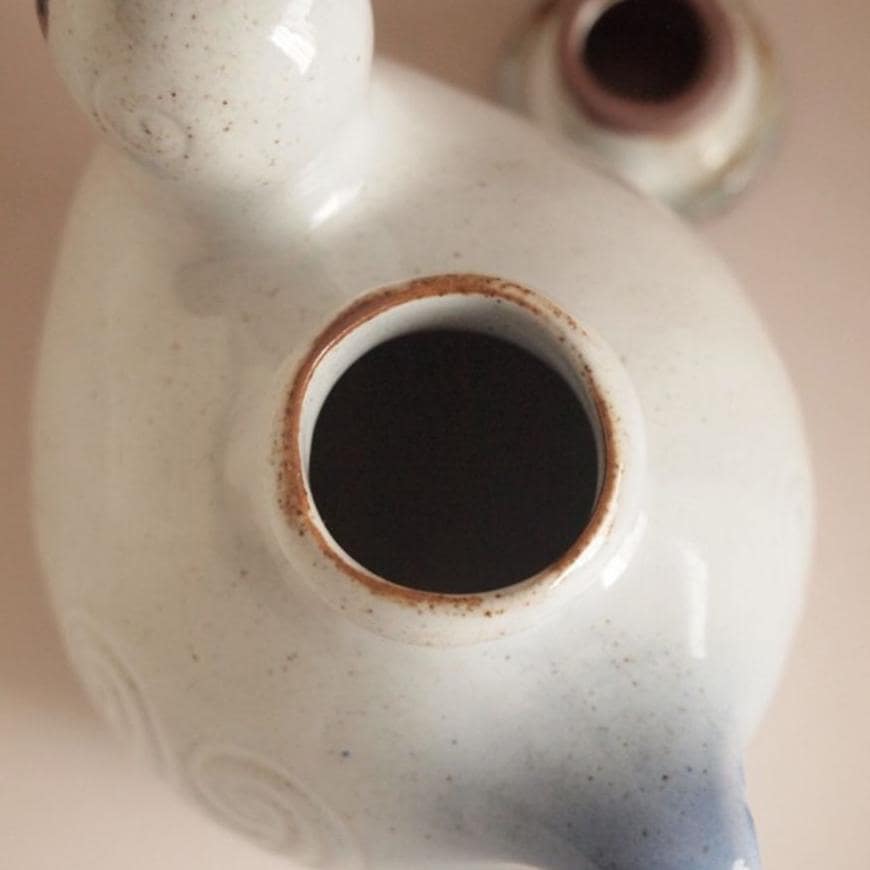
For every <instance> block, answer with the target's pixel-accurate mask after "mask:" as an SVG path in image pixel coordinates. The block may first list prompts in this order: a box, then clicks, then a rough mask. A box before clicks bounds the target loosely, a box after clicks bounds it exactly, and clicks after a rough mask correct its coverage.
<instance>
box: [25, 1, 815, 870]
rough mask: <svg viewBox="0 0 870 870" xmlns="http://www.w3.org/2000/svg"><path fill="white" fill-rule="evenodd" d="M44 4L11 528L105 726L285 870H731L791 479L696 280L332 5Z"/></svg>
mask: <svg viewBox="0 0 870 870" xmlns="http://www.w3.org/2000/svg"><path fill="white" fill-rule="evenodd" d="M43 9H44V13H45V19H44V20H45V23H46V31H47V38H48V44H49V46H50V48H51V52H52V54H53V55H54V58H55V60H56V63H57V66H58V68H59V70H60V73H61V75H62V76H63V78H64V80H65V81H66V83H67V84H68V86H69V89H70V91H71V92H72V94H73V96H74V97H75V99H76V100H77V101H78V103H79V104H80V105H81V107H82V109H83V110H84V111H86V112H87V113H88V115H90V116H91V117H92V118H93V119H94V121H95V123H96V124H97V125H98V126H99V127H100V128H101V129H102V131H103V132H104V134H105V144H104V145H102V146H101V147H100V148H99V149H98V150H97V151H96V153H95V155H94V158H93V160H92V162H91V164H90V166H89V168H88V170H87V172H86V174H85V176H84V178H83V179H82V182H81V186H80V189H79V191H78V195H77V197H76V200H75V203H74V205H73V207H72V210H71V212H70V215H69V220H68V224H67V227H66V232H65V236H64V240H63V244H62V248H61V252H60V255H59V261H58V264H57V269H56V278H55V284H54V290H53V294H52V297H51V302H50V306H49V309H48V312H47V318H46V325H45V332H44V339H43V344H42V349H41V358H40V367H39V379H38V391H37V397H36V412H35V413H36V416H35V424H34V430H35V435H34V438H35V447H34V452H35V477H34V500H35V517H36V523H37V531H38V541H39V549H40V553H41V557H42V560H43V563H44V568H45V572H46V575H47V577H48V578H49V585H50V590H51V595H52V601H53V604H54V607H55V610H56V613H57V617H58V622H59V624H60V626H61V628H62V632H63V636H64V638H65V641H66V644H67V647H68V650H69V655H70V658H71V660H72V662H73V664H74V666H75V668H76V670H77V672H78V673H79V675H80V676H81V679H82V681H83V682H84V684H85V686H86V687H87V689H88V690H89V692H90V694H91V695H92V697H93V700H94V703H95V705H96V706H97V707H98V708H99V709H100V710H101V711H102V713H103V714H104V715H105V717H106V718H107V719H108V720H109V721H110V723H111V724H112V725H113V726H114V728H115V729H116V730H117V731H118V732H119V733H120V734H121V735H122V736H123V737H124V738H125V739H126V740H127V741H128V742H129V743H130V744H131V745H132V746H133V747H135V748H136V750H137V751H139V752H140V753H141V754H142V755H144V756H146V757H147V758H148V759H150V761H151V762H153V763H154V764H155V765H156V766H157V767H158V768H159V769H160V771H161V772H162V773H163V775H164V776H165V777H166V779H167V780H168V781H169V782H171V783H172V784H173V785H174V786H175V787H177V788H178V789H180V790H181V791H182V792H183V793H185V794H187V795H188V796H189V797H190V798H191V799H193V800H194V801H196V802H198V803H199V804H200V805H201V806H202V808H203V809H204V810H206V811H207V812H208V813H210V814H211V815H212V816H214V817H215V818H216V819H217V820H218V821H219V822H221V823H223V824H225V825H227V826H230V827H232V828H234V829H236V830H238V831H240V832H241V833H242V834H245V835H247V836H249V837H251V838H253V839H255V840H257V841H259V842H260V843H261V844H263V845H264V846H265V847H267V848H270V849H272V850H275V851H277V852H279V853H281V854H283V855H286V856H287V860H288V866H297V865H298V866H300V867H320V868H334V870H343V868H377V870H380V868H396V870H399V868H401V870H408V868H415V870H434V868H444V870H446V868H489V870H496V868H504V870H507V868H516V870H518V868H541V870H577V868H599V870H609V868H617V870H688V868H710V870H750V868H751V870H757V867H758V866H759V864H758V861H759V858H758V850H757V846H756V841H755V836H754V833H753V827H752V822H751V820H750V816H749V814H748V812H747V809H746V806H745V803H744V790H743V779H742V774H741V762H740V758H741V753H742V748H743V746H744V745H745V743H746V741H747V739H748V738H749V736H750V735H751V733H752V730H753V728H754V727H755V725H756V723H757V722H758V720H759V717H760V715H761V713H762V711H763V709H764V707H765V704H766V702H767V701H768V699H769V697H770V694H771V691H772V689H773V687H774V685H775V682H776V679H777V676H778V674H779V672H780V669H781V666H782V663H783V660H784V656H785V653H786V649H787V644H788V641H789V638H790V636H791V634H792V630H793V628H794V625H795V621H796V619H797V616H798V612H799V607H800V601H801V586H802V578H803V575H804V571H805V566H806V561H807V552H808V545H809V539H810V532H811V498H810V480H809V473H808V469H807V460H806V452H805V447H804V441H803V437H802V432H801V427H800V423H799V419H798V414H797V411H796V407H795V401H794V398H793V395H792V391H791V388H790V386H789V384H788V381H787V379H786V377H785V375H784V373H783V369H782V366H781V364H780V362H779V359H778V358H777V355H776V353H775V352H774V350H773V349H772V347H771V345H770V343H769V342H768V340H767V338H766V337H765V333H764V331H763V329H762V327H761V325H760V324H759V321H758V319H757V317H756V316H755V314H754V313H753V311H752V309H751V307H750V306H749V305H748V304H747V302H746V300H745V298H744V296H743V295H742V293H741V292H740V290H739V289H738V288H737V286H736V285H735V282H734V281H733V280H732V278H731V276H730V274H729V273H728V271H727V269H726V268H725V267H724V266H723V264H722V263H721V262H720V261H719V260H718V259H717V258H716V256H714V255H713V254H712V253H711V252H709V251H708V250H707V249H706V248H705V247H704V246H703V245H702V244H701V243H700V242H699V241H698V240H696V238H695V237H694V236H693V235H692V234H691V233H690V231H689V230H687V229H686V228H685V227H684V226H683V225H682V224H681V223H680V222H679V221H678V220H677V219H676V218H674V217H673V216H672V215H670V214H669V213H667V212H666V211H665V210H664V209H662V208H661V207H659V206H657V205H655V204H652V203H650V202H648V201H647V200H645V199H644V198H643V197H641V196H640V195H638V194H636V193H635V192H633V191H632V190H630V189H628V188H626V187H624V186H622V185H621V184H620V183H618V182H615V181H614V180H612V179H610V178H608V177H605V176H604V175H601V174H599V173H598V172H597V171H595V170H594V169H592V168H587V167H584V166H582V165H578V164H577V162H576V160H575V159H574V158H573V157H566V156H561V155H560V153H559V152H558V151H556V150H554V149H553V148H551V146H550V145H548V144H547V143H546V142H545V141H543V139H542V138H541V137H540V136H539V134H538V133H537V132H536V131H535V130H534V129H533V128H532V127H530V126H527V125H526V124H525V123H524V122H522V121H520V120H517V119H515V118H513V117H511V116H509V115H507V114H504V113H503V112H501V111H500V110H497V109H495V108H493V107H490V106H488V105H485V104H483V103H481V102H479V101H477V100H474V99H471V98H469V97H467V96H463V95H461V94H459V93H456V92H454V91H452V90H449V89H447V88H445V87H443V86H442V85H439V84H437V83H435V82H433V81H430V80H428V79H426V78H423V77H421V76H419V75H417V74H415V73H413V72H411V71H410V70H408V69H405V68H403V67H400V66H396V65H393V64H390V63H386V62H381V61H378V62H377V63H375V64H374V66H372V64H371V60H372V25H371V13H370V9H369V6H368V3H367V2H363V0H341V2H339V0H245V2H238V3H227V2H220V3H218V2H211V3H203V2H168V0H124V2H119V0H51V3H50V5H49V4H47V3H46V4H43Z"/></svg>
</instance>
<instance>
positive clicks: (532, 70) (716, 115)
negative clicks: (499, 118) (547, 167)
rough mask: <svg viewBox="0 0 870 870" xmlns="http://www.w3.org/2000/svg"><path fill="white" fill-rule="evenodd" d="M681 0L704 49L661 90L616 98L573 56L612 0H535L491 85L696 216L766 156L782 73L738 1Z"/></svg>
mask: <svg viewBox="0 0 870 870" xmlns="http://www.w3.org/2000/svg"><path fill="white" fill-rule="evenodd" d="M655 2H656V0H651V5H653V4H654V3H655ZM684 2H685V3H686V5H687V6H688V7H689V8H691V9H694V10H695V13H696V14H697V15H698V16H699V17H700V19H701V20H702V22H703V24H704V30H705V32H706V34H707V48H706V52H705V54H706V56H705V59H704V61H703V62H702V64H701V71H700V73H699V75H698V79H697V81H694V82H692V83H691V84H690V85H688V86H687V88H686V90H685V91H680V92H678V93H676V94H675V95H674V96H673V97H672V98H670V99H666V100H663V101H660V102H659V101H644V100H642V99H635V98H627V97H620V96H619V95H617V94H615V93H614V92H612V91H611V90H609V89H608V88H607V87H605V86H604V85H603V84H601V83H600V82H597V81H596V78H595V76H594V75H593V74H592V73H591V72H590V70H589V68H588V66H587V65H586V64H585V63H584V62H582V60H581V55H582V47H583V41H584V39H585V37H586V35H587V34H588V32H589V31H590V30H591V28H592V27H593V26H594V24H595V22H596V21H597V20H598V18H599V17H600V16H601V15H602V14H603V13H604V12H606V11H607V10H608V9H609V8H610V7H612V6H614V5H616V3H615V2H613V0H558V2H551V3H545V4H544V5H543V7H542V8H541V9H540V10H538V11H537V12H536V13H535V14H534V15H533V16H532V17H531V18H530V19H529V21H528V22H527V23H526V25H525V26H524V27H523V29H522V30H521V31H519V32H518V34H517V37H516V39H515V40H514V41H513V42H512V43H511V44H510V45H509V47H508V50H507V53H506V56H505V59H504V64H503V67H502V69H501V71H500V79H499V92H500V97H501V99H502V101H503V102H504V103H505V104H506V105H508V106H510V107H512V108H514V109H516V110H518V111H520V112H522V113H523V114H524V115H527V116H528V117H530V118H531V119H532V120H533V121H534V122H535V123H536V124H539V125H540V126H541V127H542V129H544V130H545V131H546V132H547V133H548V134H549V135H551V136H552V137H553V138H554V139H555V140H558V141H561V142H562V143H563V144H565V145H567V146H568V148H569V150H570V151H574V152H575V153H578V156H579V157H580V159H588V157H586V158H584V156H583V152H584V151H585V152H587V155H588V154H589V153H590V152H591V154H593V155H595V157H597V158H598V159H599V160H601V161H602V162H603V163H604V164H606V165H607V166H608V167H609V168H610V169H611V170H613V171H614V172H616V173H617V174H618V175H619V176H621V177H622V178H624V179H626V180H627V181H629V182H630V183H632V184H634V185H636V186H637V187H638V188H639V189H640V190H642V191H644V192H645V193H647V194H649V195H650V196H654V197H656V198H657V199H660V200H662V201H663V202H664V203H665V204H667V205H668V206H669V207H671V208H674V209H676V210H677V211H679V212H680V213H682V214H683V215H685V216H687V217H691V218H701V217H706V216H708V215H710V214H712V213H715V212H717V211H720V210H722V209H723V208H725V207H726V206H728V205H730V204H731V203H732V202H733V200H734V198H735V197H736V196H737V195H738V194H740V193H741V192H743V190H744V189H745V188H746V186H747V185H748V184H749V182H750V181H751V180H752V178H754V176H755V175H756V174H757V172H758V171H759V170H760V169H761V167H762V166H763V165H764V164H765V163H766V162H767V159H768V158H769V157H770V156H771V154H772V152H773V146H774V145H775V144H776V140H777V134H778V132H779V128H780V126H781V123H782V115H783V99H782V83H781V81H780V76H779V69H778V66H777V62H776V58H775V56H774V53H773V51H772V48H771V45H770V42H769V40H768V37H767V34H766V33H765V31H764V29H763V27H762V25H761V23H760V21H759V20H758V18H757V16H756V15H755V13H754V11H753V10H752V9H751V7H750V5H749V4H748V3H746V2H744V0H684ZM626 50H630V49H628V48H627V47H626ZM627 62H628V61H627ZM577 146H580V147H579V149H578V147H577Z"/></svg>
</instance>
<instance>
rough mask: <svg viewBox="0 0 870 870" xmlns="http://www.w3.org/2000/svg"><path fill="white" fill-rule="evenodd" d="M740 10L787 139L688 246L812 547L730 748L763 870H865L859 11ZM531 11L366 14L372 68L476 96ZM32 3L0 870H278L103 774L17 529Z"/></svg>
mask: <svg viewBox="0 0 870 870" xmlns="http://www.w3.org/2000/svg"><path fill="white" fill-rule="evenodd" d="M67 2H73V0H67ZM759 2H760V5H761V10H760V11H761V13H762V15H763V16H764V18H765V19H766V20H767V22H768V23H769V26H770V29H771V31H772V33H773V36H774V39H775V41H776V43H777V45H778V47H779V49H780V51H781V53H782V55H783V59H784V64H785V68H786V75H787V79H788V83H789V89H790V95H791V115H790V126H789V128H788V131H787V135H786V138H785V142H784V145H783V148H782V150H781V152H780V154H779V156H778V159H777V160H776V162H775V164H774V165H773V166H772V167H771V169H770V171H769V172H768V173H767V174H766V176H765V177H764V178H763V180H762V181H761V182H760V183H759V184H758V185H756V187H755V188H754V189H753V190H752V192H751V193H750V194H749V195H748V196H747V197H746V198H744V199H742V200H741V201H740V202H739V203H738V205H737V207H736V208H735V209H734V210H733V211H732V212H731V213H730V214H729V215H727V216H726V217H724V218H719V219H717V220H715V221H712V222H710V223H708V224H707V225H705V226H704V228H703V232H704V233H705V235H706V236H707V237H708V238H709V239H710V240H711V241H712V242H713V244H714V245H716V246H717V247H718V248H719V250H720V251H721V252H722V253H723V254H724V256H725V257H726V258H727V259H728V260H729V261H730V262H731V264H732V265H733V267H734V269H735V270H736V271H737V272H738V273H739V274H740V276H741V277H742V278H743V280H744V283H745V284H746V286H747V288H748V289H749V292H750V294H751V296H752V298H753V299H754V301H755V304H756V305H757V307H758V308H759V310H760V311H761V314H762V315H763V317H764V318H765V320H766V322H767V324H768V326H769V329H770V332H771V334H772V336H773V338H774V340H775V342H776V343H777V345H778V347H779V349H780V351H781V352H782V355H783V356H784V358H785V360H786V363H787V365H788V367H789V369H790V371H791V373H792V376H793V378H794V380H795V382H796V384H797V387H798V391H799V393H800V397H801V400H802V403H803V407H804V411H805V414H806V418H807V421H808V428H809V433H810V439H811V443H812V448H813V455H814V460H815V465H816V473H817V480H818V511H819V530H818V543H817V555H816V560H815V566H814V570H813V574H812V578H811V584H810V588H809V594H808V601H807V610H806V617H805V620H804V623H803V625H802V627H801V629H800V632H799V634H798V636H797V639H796V644H795V648H794V651H793V655H792V657H791V660H790V664H789V668H788V671H787V673H786V675H785V679H784V681H783V683H782V685H781V687H780V689H779V693H778V695H777V697H776V700H775V702H774V704H773V705H772V707H771V709H770V712H769V714H768V716H767V719H766V721H765V723H764V725H763V727H762V729H761V731H760V733H759V734H758V736H757V738H756V740H755V741H754V744H753V745H752V747H751V749H750V752H749V758H748V779H749V790H750V796H751V800H752V807H753V811H754V814H755V818H756V821H757V824H758V828H759V834H760V838H761V843H762V850H763V853H764V856H765V859H766V865H765V866H766V867H767V870H822V868H824V870H868V868H870V640H868V638H870V583H868V573H870V569H868V566H870V532H868V530H867V529H866V528H865V523H866V522H867V520H868V513H870V512H868V507H867V505H868V499H870V4H868V3H867V2H866V0H833V2H829V3H821V2H819V0H759ZM531 5H532V0H377V2H375V7H376V13H377V17H378V28H379V30H378V38H379V45H380V49H381V50H382V51H384V52H386V53H388V54H390V55H393V56H396V57H399V58H401V59H402V60H405V61H407V62H408V63H410V64H414V65H416V66H419V67H421V68H423V69H425V70H427V71H429V72H431V73H433V74H434V75H437V76H440V77H441V78H443V79H445V80H447V81H450V82H452V83H454V84H456V85H457V86H459V87H462V88H465V89H468V90H471V91H475V92H478V93H481V94H484V95H488V94H489V91H490V82H491V79H492V72H493V67H494V63H495V58H496V54H497V51H498V47H499V45H500V43H501V41H502V40H503V39H504V36H505V34H506V33H507V32H509V30H510V28H511V27H512V26H514V25H515V24H516V22H517V20H518V19H519V18H520V16H521V14H522V12H523V11H524V10H527V9H528V8H529V7H530V6H531ZM32 6H33V3H32V2H31V0H0V131H2V132H0V143H2V144H0V281H2V284H3V286H2V288H0V302H2V315H0V492H2V498H3V513H2V522H0V554H2V555H0V868H2V870H7V868H8V870H55V868H65V870H80V868H81V870H84V868H87V870H118V868H123V870H137V868H142V870H146V868H147V870H154V868H161V870H182V868H183V870H190V868H210V870H229V868H233V870H236V868H240V867H244V868H246V870H270V868H278V867H282V868H286V867H287V864H286V862H283V861H280V860H279V859H277V858H274V857H272V856H269V855H266V854H263V853H260V852H258V851H256V850H255V849H254V848H253V847H250V846H248V845H247V844H246V843H243V842H241V841H240V840H237V839H236V838H235V837H234V836H233V835H230V834H228V833H225V832H223V831H221V830H219V829H217V828H216V827H214V826H213V825H212V824H211V823H210V822H208V821H206V820H205V819H203V818H200V816H199V815H198V814H197V813H196V812H195V811H193V810H192V809H190V808H188V807H187V806H186V805H184V804H183V803H181V801H180V800H179V799H178V798H176V797H174V796H172V795H171V794H170V793H169V792H168V791H167V790H166V789H164V788H163V787H162V786H160V785H158V784H157V783H155V782H154V781H153V780H151V779H150V778H149V776H148V775H147V774H145V773H143V772H142V771H140V770H139V769H137V768H135V767H133V766H132V765H131V764H130V763H129V762H128V761H126V760H125V758H124V757H123V755H122V754H121V753H120V751H119V750H117V749H116V748H115V747H114V745H113V744H112V743H111V742H110V741H109V740H108V739H107V737H106V735H105V733H104V731H103V730H102V727H101V726H100V725H99V724H98V723H97V721H96V719H95V717H94V716H93V714H92V713H91V712H90V709H89V707H88V706H87V704H86V702H85V700H84V697H83V695H82V693H81V691H80V689H79V688H78V687H77V685H76V683H75V682H74V680H73V677H72V674H71V672H70V670H69V669H68V667H67V665H66V664H65V662H64V659H63V657H62V652H61V648H60V644H59V641H58V638H57V634H56V632H55V628H54V626H53V624H52V621H51V616H50V613H49V611H48V608H47V604H46V599H45V595H44V593H43V590H42V585H41V579H40V575H39V571H38V568H37V565H36V559H35V556H34V548H33V539H32V533H31V530H30V524H29V518H28V504H27V480H28V413H29V410H28V409H29V397H30V391H31V388H32V381H33V368H34V361H35V359H36V353H37V346H38V336H39V324H40V318H41V316H42V311H43V308H44V305H45V298H46V287H47V285H48V283H49V280H50V275H51V270H52V261H53V257H54V253H55V248H56V245H57V242H58V237H59V234H60V231H61V227H62V225H63V217H64V211H65V208H66V206H67V204H68V202H69V198H70V195H71V193H72V190H73V187H74V185H75V181H76V177H77V175H78V173H79V171H80V169H81V167H82V165H83V163H84V161H85V159H86V157H87V154H88V151H89V148H90V147H91V145H92V142H93V136H92V134H91V132H90V130H89V129H88V127H87V125H86V122H85V120H84V118H83V117H81V116H80V115H79V114H78V112H77V111H76V110H75V109H74V108H73V107H72V105H71V104H70V101H69V100H68V99H67V97H66V95H65V93H64V91H63V90H62V88H61V86H60V84H59V82H58V81H57V78H56V77H55V75H54V72H53V70H52V68H51V66H50V63H49V60H48V57H47V54H46V51H45V49H44V46H43V44H42V41H41V38H40V36H39V32H38V28H37V25H36V21H35V17H34V15H33V10H32ZM409 870H410V868H409ZM686 870H691V868H686ZM723 870H728V868H723Z"/></svg>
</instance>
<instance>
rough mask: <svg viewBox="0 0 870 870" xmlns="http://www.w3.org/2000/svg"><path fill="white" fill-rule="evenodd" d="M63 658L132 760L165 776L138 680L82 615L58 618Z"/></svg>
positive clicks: (164, 760) (152, 720) (165, 764)
mask: <svg viewBox="0 0 870 870" xmlns="http://www.w3.org/2000/svg"><path fill="white" fill-rule="evenodd" d="M63 632H64V637H65V640H66V644H67V650H68V652H69V657H70V659H71V661H72V664H73V667H74V668H75V670H76V672H77V673H78V675H79V678H80V679H81V681H82V683H83V684H84V687H85V689H86V690H87V693H88V695H89V696H90V698H91V701H92V702H93V704H94V706H95V707H96V708H97V711H98V712H99V713H100V714H101V715H102V717H103V718H104V719H105V720H106V721H107V722H108V724H109V726H110V727H111V729H112V730H113V731H114V732H115V733H116V734H117V735H118V737H119V738H120V739H121V740H122V741H123V742H124V743H125V744H127V745H128V746H129V747H130V748H131V749H132V750H133V752H134V753H135V754H136V756H137V757H139V758H141V759H143V760H145V761H147V762H149V763H150V764H152V765H153V766H155V767H156V768H157V769H158V770H159V771H160V772H162V773H163V774H164V775H166V774H167V773H168V768H169V765H168V756H167V753H166V751H165V749H164V744H163V741H162V739H161V737H160V731H159V728H158V726H157V720H156V717H155V716H154V714H153V711H152V710H151V707H150V705H149V703H148V700H147V698H146V696H145V693H144V691H143V690H142V687H141V682H140V680H139V679H138V678H137V677H136V676H135V674H134V673H133V671H132V670H131V669H130V667H129V666H128V665H127V664H126V663H125V661H124V659H123V658H122V656H121V655H120V654H119V652H118V648H117V646H116V645H114V644H113V643H112V642H111V641H110V640H109V639H108V637H107V636H106V635H105V633H104V632H103V631H102V630H101V629H100V628H99V627H98V626H97V625H96V623H95V621H94V620H93V619H92V618H91V617H90V616H89V615H87V614H85V613H81V612H76V613H72V614H70V615H68V616H67V617H66V618H65V619H64V620H63Z"/></svg>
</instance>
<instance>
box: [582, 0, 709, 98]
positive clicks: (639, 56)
mask: <svg viewBox="0 0 870 870" xmlns="http://www.w3.org/2000/svg"><path fill="white" fill-rule="evenodd" d="M707 44H708V36H707V33H706V29H705V27H704V24H703V22H702V21H701V18H700V17H699V15H698V13H697V11H696V10H695V9H694V8H693V6H692V4H691V3H690V2H688V0H621V2H618V3H616V4H614V5H613V6H610V7H609V8H608V9H606V10H605V11H604V12H603V13H602V15H601V17H600V18H598V20H597V21H596V22H595V23H594V24H593V25H592V28H591V29H590V30H589V33H588V34H587V36H586V41H585V43H584V45H583V47H582V49H581V54H582V60H583V62H584V63H585V64H586V66H587V67H588V68H589V70H590V71H591V72H592V74H593V75H594V76H595V78H596V79H597V80H598V82H599V84H601V85H602V86H603V87H604V88H606V89H607V90H609V91H611V92H612V93H615V94H617V95H618V96H620V97H624V98H627V99H630V100H638V101H641V102H665V101H667V100H672V99H674V98H675V97H677V96H679V95H680V94H682V93H684V92H685V91H686V90H687V89H688V88H689V87H690V86H691V85H692V84H693V83H694V82H695V81H696V80H697V78H698V76H699V75H700V73H701V70H702V69H703V66H704V61H705V58H706V55H707Z"/></svg>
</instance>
